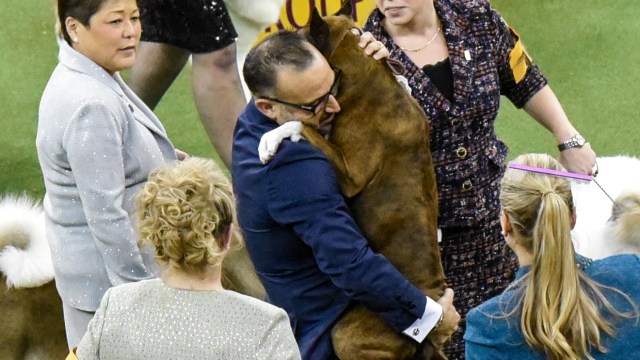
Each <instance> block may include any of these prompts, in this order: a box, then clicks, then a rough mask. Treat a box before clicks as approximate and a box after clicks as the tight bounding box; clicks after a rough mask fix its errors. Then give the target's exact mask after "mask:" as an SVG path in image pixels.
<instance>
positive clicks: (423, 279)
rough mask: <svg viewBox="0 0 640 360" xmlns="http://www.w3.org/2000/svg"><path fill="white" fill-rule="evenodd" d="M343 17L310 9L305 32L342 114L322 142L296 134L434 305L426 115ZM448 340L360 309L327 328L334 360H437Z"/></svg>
mask: <svg viewBox="0 0 640 360" xmlns="http://www.w3.org/2000/svg"><path fill="white" fill-rule="evenodd" d="M342 14H346V15H350V14H351V7H350V2H349V1H347V2H346V4H345V5H343V8H342V9H341V10H340V12H339V13H338V14H337V15H335V16H328V17H325V18H324V19H323V18H321V17H320V16H319V15H318V14H317V12H314V14H313V17H312V20H311V25H310V27H309V28H308V29H306V30H304V31H305V33H306V35H307V37H308V38H309V40H310V42H311V43H312V44H313V45H314V46H315V47H316V48H318V49H319V50H320V51H321V52H322V54H323V55H324V56H325V57H326V58H327V60H328V62H329V63H330V64H331V65H332V66H333V67H334V68H337V69H339V70H341V72H342V78H341V80H340V83H339V89H338V94H337V96H336V98H337V100H338V102H339V103H340V107H341V109H342V110H341V111H340V112H339V113H338V114H337V116H336V117H335V119H334V121H333V125H332V129H331V132H330V134H329V140H328V141H327V140H326V139H325V138H324V137H323V136H322V135H321V134H320V133H319V132H317V131H316V128H317V127H318V126H319V124H304V125H303V127H302V135H303V136H304V137H305V138H306V139H307V140H308V141H309V142H310V143H312V144H313V145H314V146H316V147H318V148H319V149H320V150H321V151H323V152H324V153H325V154H326V155H327V157H328V158H329V159H330V160H331V162H332V163H333V165H334V166H335V168H336V171H337V176H338V180H339V182H340V188H341V190H342V192H343V194H344V196H345V197H346V198H348V201H349V205H350V208H351V210H352V211H353V215H354V217H355V220H356V222H357V224H358V226H359V227H360V229H361V230H362V232H363V233H364V235H365V237H366V238H367V239H368V241H369V244H370V245H371V247H372V248H373V249H374V250H375V251H377V252H379V253H381V254H383V255H384V256H385V257H386V258H387V259H389V261H391V262H392V263H393V264H394V266H395V267H396V268H397V269H398V270H399V271H400V272H401V273H402V274H403V275H404V276H405V277H406V278H407V279H409V280H410V281H411V282H412V283H413V284H415V285H416V286H418V287H419V288H420V289H422V290H423V291H424V292H425V294H427V295H428V296H429V297H430V298H432V299H438V298H439V297H440V296H441V295H442V294H443V291H444V289H445V277H444V272H443V269H442V264H441V261H440V252H439V248H438V241H437V225H436V222H437V212H438V196H437V189H436V181H435V173H434V169H433V161H432V158H431V152H430V148H429V128H428V123H427V117H426V115H425V113H424V112H423V110H422V108H421V107H420V105H419V104H418V103H417V101H416V100H415V99H413V97H411V95H410V94H408V93H407V92H406V91H405V90H404V89H403V88H402V86H401V85H400V84H399V83H398V82H397V81H396V78H395V76H394V74H393V72H392V71H391V69H390V68H389V67H388V66H387V64H386V63H385V62H380V61H376V60H375V59H373V58H372V57H371V56H367V55H366V54H365V53H364V52H363V51H362V49H361V48H360V47H359V46H358V44H357V43H358V35H354V34H353V33H352V32H351V29H353V28H355V27H356V25H355V24H354V22H353V21H352V20H351V18H350V16H344V15H342ZM292 125H293V124H292ZM284 126H287V125H286V124H285V125H284ZM275 131H278V129H276V130H274V132H275ZM282 137H284V136H281V135H279V136H275V138H279V139H281V138H282ZM263 140H264V139H263ZM267 141H268V140H267ZM276 142H278V140H276ZM278 143H279V142H278ZM261 147H262V145H261ZM275 147H277V145H276V146H275ZM269 152H271V153H272V152H275V149H274V148H271V149H270V150H269ZM267 157H268V156H267ZM261 158H263V157H262V154H261ZM447 339H448V336H447V335H445V334H443V333H442V332H439V331H438V330H437V329H436V330H434V331H432V332H431V333H430V334H429V336H428V337H427V339H426V340H425V341H424V342H423V344H422V345H418V344H417V343H416V342H415V341H413V340H411V339H409V338H408V337H405V336H403V335H401V334H398V333H397V332H395V331H394V330H392V329H391V327H389V326H388V325H387V324H386V323H384V322H383V321H382V320H381V319H380V318H379V317H377V316H376V315H375V314H374V313H372V312H371V311H369V310H368V309H367V308H365V307H364V306H361V305H360V306H356V307H354V308H353V309H352V310H351V311H349V312H348V313H346V314H345V315H344V317H342V319H341V320H340V321H338V323H337V324H336V325H335V327H334V331H333V345H334V348H335V351H336V354H337V355H338V356H339V357H340V359H343V360H346V359H446V357H445V356H444V354H443V353H442V351H441V350H440V347H441V346H442V344H443V343H444V342H445V341H446V340H447Z"/></svg>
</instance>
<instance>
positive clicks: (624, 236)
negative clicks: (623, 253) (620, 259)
mask: <svg viewBox="0 0 640 360" xmlns="http://www.w3.org/2000/svg"><path fill="white" fill-rule="evenodd" d="M606 235H607V236H609V237H610V238H611V239H613V240H614V241H616V243H618V244H619V245H620V246H622V247H624V248H625V249H629V250H630V251H629V252H633V253H636V254H640V191H625V192H623V193H621V194H620V195H619V196H618V197H617V198H616V203H615V205H614V206H613V208H612V210H611V217H610V218H609V221H608V222H607V229H606Z"/></svg>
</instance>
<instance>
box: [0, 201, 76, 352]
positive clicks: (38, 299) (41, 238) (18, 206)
mask: <svg viewBox="0 0 640 360" xmlns="http://www.w3.org/2000/svg"><path fill="white" fill-rule="evenodd" d="M1 276H4V277H5V281H0V313H1V314H2V324H3V325H2V331H0V359H38V360H48V359H62V358H64V356H65V355H66V354H67V353H68V351H69V350H68V348H67V339H66V336H65V331H64V320H63V316H62V302H61V300H60V297H59V296H58V293H57V291H56V287H55V282H54V281H53V265H52V263H51V254H50V251H49V245H48V244H47V241H46V238H45V230H44V215H43V212H42V208H41V207H40V205H39V204H38V203H37V202H36V201H34V200H33V199H31V198H29V197H27V196H24V195H23V196H11V195H9V196H5V197H1V198H0V277H1ZM0 280H2V279H0Z"/></svg>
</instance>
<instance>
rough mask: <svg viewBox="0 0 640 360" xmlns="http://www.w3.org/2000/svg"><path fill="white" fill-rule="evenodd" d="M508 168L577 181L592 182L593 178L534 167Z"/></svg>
mask: <svg viewBox="0 0 640 360" xmlns="http://www.w3.org/2000/svg"><path fill="white" fill-rule="evenodd" d="M509 168H510V169H516V170H523V171H530V172H534V173H538V174H544V175H551V176H559V177H564V178H570V179H578V180H584V181H591V180H593V176H591V175H585V174H576V173H572V172H568V171H560V170H551V169H546V168H539V167H535V166H527V165H521V164H509Z"/></svg>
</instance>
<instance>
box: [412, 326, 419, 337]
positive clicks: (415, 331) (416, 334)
mask: <svg viewBox="0 0 640 360" xmlns="http://www.w3.org/2000/svg"><path fill="white" fill-rule="evenodd" d="M418 335H420V329H418V328H415V329H413V336H418Z"/></svg>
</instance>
